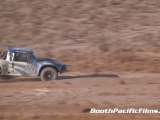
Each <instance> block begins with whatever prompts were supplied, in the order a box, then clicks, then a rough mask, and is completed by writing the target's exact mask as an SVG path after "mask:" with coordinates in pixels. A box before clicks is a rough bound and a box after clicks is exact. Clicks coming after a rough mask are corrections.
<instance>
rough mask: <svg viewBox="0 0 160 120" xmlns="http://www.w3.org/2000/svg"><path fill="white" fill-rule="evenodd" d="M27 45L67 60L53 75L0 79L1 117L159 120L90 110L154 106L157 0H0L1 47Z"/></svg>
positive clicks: (159, 62) (159, 32) (159, 66)
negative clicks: (49, 79)
mask: <svg viewBox="0 0 160 120" xmlns="http://www.w3.org/2000/svg"><path fill="white" fill-rule="evenodd" d="M6 47H20V48H29V49H32V50H34V51H35V54H36V55H37V56H40V57H48V58H53V59H57V60H59V61H60V62H62V63H65V64H67V65H70V67H69V72H68V73H66V74H64V75H63V76H60V78H59V80H57V81H54V82H46V83H43V82H40V81H36V80H32V79H23V80H19V79H14V80H7V81H5V80H4V79H2V80H1V81H0V120H53V119H54V120H64V119H65V120H72V119H73V120H80V119H84V120H93V119H97V120H99V119H101V120H105V119H106V120H108V119H110V120H117V119H120V118H121V119H124V120H136V119H137V120H142V119H145V120H151V119H155V120H159V119H160V118H159V117H160V116H158V115H90V114H89V113H88V109H89V108H91V107H97V108H108V107H112V108H114V107H122V108H128V107H136V108H137V107H147V108H156V109H160V97H159V94H160V92H159V91H160V75H159V72H160V54H159V53H160V49H159V48H160V1H159V0H0V51H2V50H4V49H6Z"/></svg>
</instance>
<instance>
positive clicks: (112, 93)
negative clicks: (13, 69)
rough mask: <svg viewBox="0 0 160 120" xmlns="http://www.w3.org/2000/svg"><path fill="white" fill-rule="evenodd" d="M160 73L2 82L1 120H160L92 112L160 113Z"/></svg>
mask: <svg viewBox="0 0 160 120" xmlns="http://www.w3.org/2000/svg"><path fill="white" fill-rule="evenodd" d="M159 79H160V75H159V74H156V73H112V72H111V73H107V74H104V73H103V74H102V73H101V74H80V73H66V74H64V75H62V76H59V78H58V80H56V81H49V82H41V81H39V80H37V79H24V78H23V79H11V80H1V81H0V82H1V83H0V119H1V120H11V119H12V120H13V119H14V120H44V119H45V120H53V119H56V120H64V119H67V120H81V119H85V120H92V119H97V120H114V119H115V120H116V119H119V118H121V119H124V120H142V119H145V120H150V119H154V120H159V119H160V116H159V114H90V113H89V112H90V109H91V108H97V109H100V108H123V109H125V108H150V109H159V107H160V106H159V103H160V96H159V94H160V81H159Z"/></svg>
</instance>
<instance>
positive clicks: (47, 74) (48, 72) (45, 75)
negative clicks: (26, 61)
mask: <svg viewBox="0 0 160 120" xmlns="http://www.w3.org/2000/svg"><path fill="white" fill-rule="evenodd" d="M57 76H58V73H57V71H56V70H55V69H54V68H51V67H47V68H44V69H43V70H42V72H41V74H40V79H41V80H42V81H49V80H55V79H56V78H57Z"/></svg>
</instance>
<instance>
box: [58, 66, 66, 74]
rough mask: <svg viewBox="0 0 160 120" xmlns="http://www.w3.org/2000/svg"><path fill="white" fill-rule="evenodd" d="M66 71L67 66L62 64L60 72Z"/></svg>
mask: <svg viewBox="0 0 160 120" xmlns="http://www.w3.org/2000/svg"><path fill="white" fill-rule="evenodd" d="M66 71H67V66H66V65H62V68H61V70H60V74H62V73H64V72H66Z"/></svg>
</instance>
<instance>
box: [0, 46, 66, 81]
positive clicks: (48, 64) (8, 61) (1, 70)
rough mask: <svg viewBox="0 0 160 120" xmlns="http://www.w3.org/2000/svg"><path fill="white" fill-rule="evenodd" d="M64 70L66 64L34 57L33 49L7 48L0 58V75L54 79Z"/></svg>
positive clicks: (45, 79)
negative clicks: (4, 54)
mask: <svg viewBox="0 0 160 120" xmlns="http://www.w3.org/2000/svg"><path fill="white" fill-rule="evenodd" d="M65 71H66V65H64V64H61V63H59V62H57V61H55V60H52V59H48V58H42V59H40V58H36V57H35V55H34V53H33V51H31V50H27V49H22V48H8V49H7V51H6V56H5V58H3V59H0V76H1V77H2V76H24V77H35V78H40V79H41V80H42V81H49V80H55V79H56V78H57V76H58V73H60V74H62V73H63V72H65Z"/></svg>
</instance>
